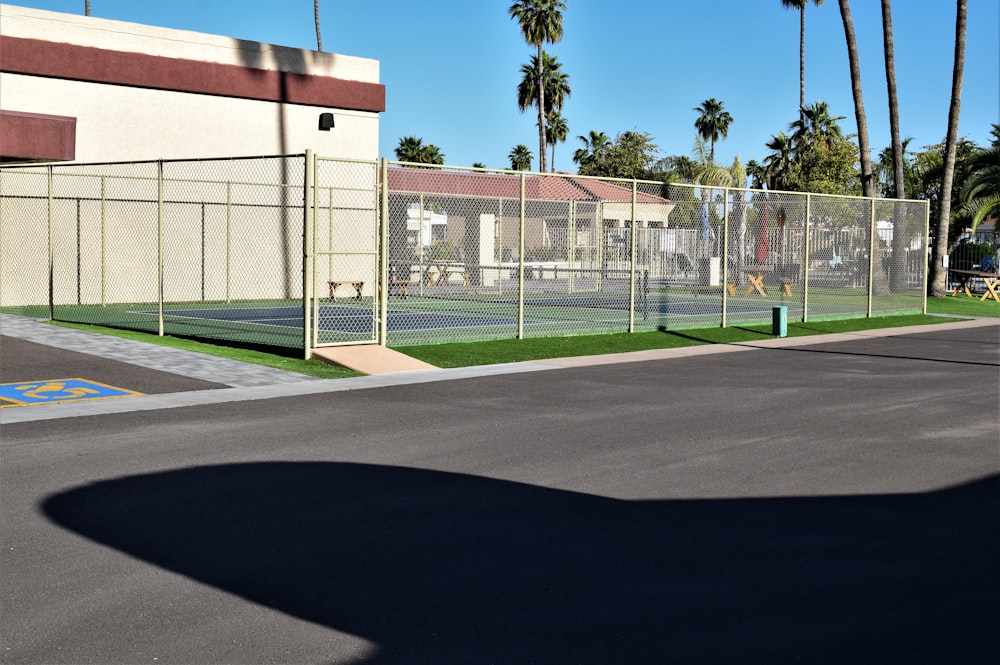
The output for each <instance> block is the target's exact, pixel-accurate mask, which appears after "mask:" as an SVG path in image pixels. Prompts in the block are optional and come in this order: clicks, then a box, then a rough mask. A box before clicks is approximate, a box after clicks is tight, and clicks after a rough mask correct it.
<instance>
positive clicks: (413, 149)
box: [395, 136, 444, 165]
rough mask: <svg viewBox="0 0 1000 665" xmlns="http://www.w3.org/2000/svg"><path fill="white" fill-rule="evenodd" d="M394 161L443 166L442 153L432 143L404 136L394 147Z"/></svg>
mask: <svg viewBox="0 0 1000 665" xmlns="http://www.w3.org/2000/svg"><path fill="white" fill-rule="evenodd" d="M395 152H396V159H398V160H399V161H401V162H410V163H413V164H436V165H441V164H444V153H443V152H441V149H440V148H438V147H437V146H436V145H434V144H432V143H427V144H425V143H424V140H423V139H420V138H417V137H416V136H404V137H403V138H401V139H399V144H398V145H397V146H396V150H395Z"/></svg>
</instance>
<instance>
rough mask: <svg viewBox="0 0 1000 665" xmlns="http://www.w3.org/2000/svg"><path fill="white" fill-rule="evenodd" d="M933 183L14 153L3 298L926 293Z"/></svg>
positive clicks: (157, 311)
mask: <svg viewBox="0 0 1000 665" xmlns="http://www.w3.org/2000/svg"><path fill="white" fill-rule="evenodd" d="M927 218H928V207H927V204H926V202H920V201H891V200H882V199H877V200H871V199H863V198H857V197H846V196H843V197H837V196H825V195H817V194H800V193H788V192H769V191H758V190H749V189H725V188H707V187H698V186H690V185H676V184H665V183H660V182H645V181H635V180H622V179H601V178H588V177H583V176H576V175H566V174H539V173H527V172H511V171H499V170H497V171H491V170H486V169H455V168H445V167H418V166H415V165H405V164H400V163H395V162H387V161H384V160H383V161H382V162H381V163H379V162H374V161H350V160H333V159H325V158H315V157H313V156H312V155H311V154H309V153H307V154H305V155H292V156H279V157H259V158H245V159H226V160H199V161H169V162H168V161H158V162H145V163H129V164H101V165H60V166H46V167H38V166H35V167H22V168H7V169H3V170H0V240H2V241H3V243H2V245H0V277H2V283H0V306H2V307H4V308H5V310H6V311H12V308H32V307H34V308H35V310H36V311H37V309H38V308H39V307H44V308H47V313H48V314H49V315H51V316H52V317H53V318H55V319H59V320H64V321H77V322H85V323H95V324H100V325H105V326H116V327H124V328H135V329H140V330H148V331H153V332H159V333H166V334H173V335H185V336H191V337H206V338H216V339H227V340H233V341H238V342H242V343H253V344H261V345H271V346H274V345H277V346H287V347H293V348H304V349H305V352H306V353H307V354H308V353H309V349H310V348H312V347H316V346H325V345H333V344H357V343H373V342H381V343H386V344H389V345H393V346H404V345H412V344H422V343H439V342H447V341H472V340H485V339H500V338H512V337H535V336H553V335H577V334H590V333H605V332H625V331H641V330H657V329H668V330H674V329H684V328H698V327H710V326H720V325H721V326H727V325H738V324H753V323H767V322H769V321H770V320H771V316H772V312H773V308H774V307H776V306H784V307H786V308H787V315H788V317H789V319H791V320H815V319H829V318H846V317H864V316H872V315H882V314H890V313H909V312H920V311H923V308H924V302H925V300H924V294H925V292H926V285H925V280H926V273H927Z"/></svg>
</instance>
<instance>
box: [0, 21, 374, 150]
mask: <svg viewBox="0 0 1000 665" xmlns="http://www.w3.org/2000/svg"><path fill="white" fill-rule="evenodd" d="M378 81H379V63H378V61H377V60H371V59H366V58H356V57H351V56H344V55H338V54H333V53H321V52H317V51H306V50H302V49H294V48H286V47H282V46H274V45H271V44H263V43H259V42H252V41H245V40H239V39H233V38H230V37H222V36H217V35H208V34H203V33H197V32H188V31H184V30H172V29H166V28H158V27H152V26H146V25H140V24H135V23H126V22H122V21H110V20H106V19H100V18H94V17H88V16H79V15H73V14H63V13H58V12H48V11H40V10H36V9H27V8H24V7H18V6H14V5H6V4H0V162H5V163H16V162H32V161H33V162H39V161H77V162H108V161H132V160H148V159H179V158H192V157H234V156H248V155H271V154H288V153H299V152H303V151H304V150H305V149H307V148H311V149H313V150H315V151H316V152H317V153H319V154H322V155H324V156H327V157H342V158H351V159H377V157H378V122H379V116H378V114H379V113H380V112H381V111H384V110H385V87H384V86H383V85H382V84H380V83H379V82H378ZM323 114H332V120H333V123H334V127H333V128H332V129H331V130H330V131H321V129H320V127H321V123H322V121H321V116H323ZM329 118H330V116H329V115H327V116H326V120H327V122H329Z"/></svg>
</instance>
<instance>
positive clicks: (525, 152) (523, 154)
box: [507, 143, 531, 171]
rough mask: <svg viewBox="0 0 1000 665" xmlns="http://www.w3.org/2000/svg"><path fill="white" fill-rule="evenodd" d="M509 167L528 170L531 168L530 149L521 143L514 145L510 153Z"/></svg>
mask: <svg viewBox="0 0 1000 665" xmlns="http://www.w3.org/2000/svg"><path fill="white" fill-rule="evenodd" d="M507 157H508V158H509V159H510V168H511V169H513V170H515V171H528V170H530V169H531V150H529V149H528V146H526V145H524V144H523V143H519V144H518V145H516V146H514V148H513V150H511V151H510V154H509V155H507Z"/></svg>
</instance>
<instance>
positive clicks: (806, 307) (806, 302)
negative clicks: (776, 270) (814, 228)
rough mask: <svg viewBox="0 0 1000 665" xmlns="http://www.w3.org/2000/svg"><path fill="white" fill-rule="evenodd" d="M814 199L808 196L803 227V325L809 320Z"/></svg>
mask: <svg viewBox="0 0 1000 665" xmlns="http://www.w3.org/2000/svg"><path fill="white" fill-rule="evenodd" d="M811 207H812V197H811V196H810V195H809V194H808V193H807V194H806V218H805V222H804V224H803V227H802V235H803V241H802V245H803V247H802V323H806V322H807V321H808V320H809V216H810V215H811V214H812V210H811Z"/></svg>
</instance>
